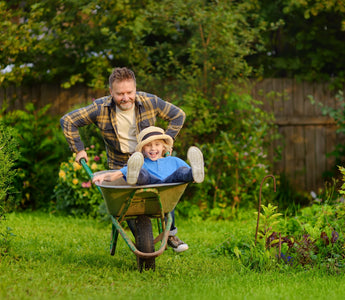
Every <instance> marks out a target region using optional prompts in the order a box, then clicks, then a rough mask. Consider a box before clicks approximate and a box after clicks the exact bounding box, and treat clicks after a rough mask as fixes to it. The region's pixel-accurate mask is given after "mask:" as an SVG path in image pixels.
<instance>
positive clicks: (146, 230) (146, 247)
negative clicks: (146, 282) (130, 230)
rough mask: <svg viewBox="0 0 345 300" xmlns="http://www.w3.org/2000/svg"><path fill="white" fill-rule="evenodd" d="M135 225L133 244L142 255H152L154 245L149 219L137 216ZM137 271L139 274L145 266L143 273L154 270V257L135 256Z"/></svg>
mask: <svg viewBox="0 0 345 300" xmlns="http://www.w3.org/2000/svg"><path fill="white" fill-rule="evenodd" d="M135 225H136V236H135V242H136V245H137V248H138V250H139V251H141V252H144V253H152V252H154V251H155V245H154V241H153V234H152V224H151V219H150V218H149V217H147V216H139V217H138V218H137V219H136V220H135ZM137 264H138V270H139V271H140V273H141V272H142V271H143V269H144V266H145V271H147V270H150V269H153V270H155V267H156V266H155V257H150V258H141V257H138V256H137Z"/></svg>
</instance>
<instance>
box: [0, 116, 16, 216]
mask: <svg viewBox="0 0 345 300" xmlns="http://www.w3.org/2000/svg"><path fill="white" fill-rule="evenodd" d="M19 157H20V153H19V149H18V141H17V139H16V132H15V130H14V129H13V128H12V127H10V126H6V125H5V124H4V123H3V122H2V121H0V161H1V164H0V214H1V210H5V211H6V210H8V209H9V207H11V206H12V204H13V201H14V199H15V196H14V195H15V193H16V190H15V188H14V186H13V182H14V179H15V176H16V173H17V170H16V168H15V164H16V161H17V160H18V159H19Z"/></svg>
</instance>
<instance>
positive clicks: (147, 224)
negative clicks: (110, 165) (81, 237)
mask: <svg viewBox="0 0 345 300" xmlns="http://www.w3.org/2000/svg"><path fill="white" fill-rule="evenodd" d="M81 164H82V165H83V167H84V169H85V170H86V172H87V173H88V175H89V176H90V178H92V177H93V176H94V174H93V173H92V172H91V170H90V168H89V167H88V165H87V164H86V162H85V161H84V160H81ZM102 172H105V171H102ZM102 172H97V173H95V174H99V173H102ZM107 172H109V171H107ZM187 186H188V183H185V182H182V183H166V184H154V185H141V186H131V185H128V184H127V183H126V182H125V180H123V179H118V180H116V181H113V182H103V183H102V184H99V185H97V188H98V190H99V191H100V192H101V194H102V196H103V199H104V201H105V205H106V208H107V211H108V213H109V215H110V218H111V220H112V234H111V244H110V254H111V255H114V254H115V250H116V243H117V238H118V234H119V233H120V235H121V236H122V237H123V239H124V241H125V242H126V244H127V245H128V247H129V248H130V250H131V251H132V252H133V253H134V254H135V255H136V256H137V264H138V269H139V271H140V272H141V271H142V270H143V268H144V266H145V270H149V269H155V258H156V257H157V256H159V255H161V254H162V253H163V252H164V250H165V249H166V246H167V241H168V237H169V231H170V227H171V224H172V217H171V214H170V212H171V211H172V210H173V209H174V208H175V206H176V205H177V203H178V202H179V200H180V198H181V197H182V195H183V193H184V191H185V189H186V188H187ZM151 219H157V224H158V232H159V234H158V236H156V238H153V233H152V223H151ZM125 220H127V221H129V222H133V223H135V243H133V242H132V240H131V239H130V237H129V236H128V235H127V233H126V231H125V230H124V229H123V227H122V226H121V223H122V222H123V221H125ZM131 220H133V221H131ZM159 241H160V242H161V245H160V247H159V249H158V250H155V246H154V245H155V244H156V243H158V242H159Z"/></svg>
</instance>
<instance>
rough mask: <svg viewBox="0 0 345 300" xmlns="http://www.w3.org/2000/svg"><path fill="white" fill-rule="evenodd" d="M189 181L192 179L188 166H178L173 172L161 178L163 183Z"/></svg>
mask: <svg viewBox="0 0 345 300" xmlns="http://www.w3.org/2000/svg"><path fill="white" fill-rule="evenodd" d="M191 181H193V175H192V169H191V168H188V167H179V168H178V169H177V170H176V171H175V172H174V173H172V174H171V175H169V176H168V177H167V178H165V179H164V180H163V182H164V183H173V182H191Z"/></svg>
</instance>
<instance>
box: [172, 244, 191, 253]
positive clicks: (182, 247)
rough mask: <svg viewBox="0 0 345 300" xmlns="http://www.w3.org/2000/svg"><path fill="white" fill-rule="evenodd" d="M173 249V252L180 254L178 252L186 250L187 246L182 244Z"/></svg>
mask: <svg viewBox="0 0 345 300" xmlns="http://www.w3.org/2000/svg"><path fill="white" fill-rule="evenodd" d="M173 249H174V251H175V252H177V253H180V252H183V251H186V250H188V245H187V244H182V245H179V246H178V247H177V248H173Z"/></svg>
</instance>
